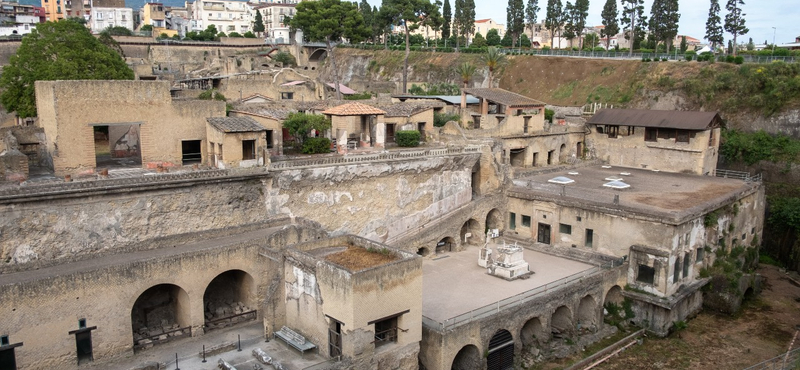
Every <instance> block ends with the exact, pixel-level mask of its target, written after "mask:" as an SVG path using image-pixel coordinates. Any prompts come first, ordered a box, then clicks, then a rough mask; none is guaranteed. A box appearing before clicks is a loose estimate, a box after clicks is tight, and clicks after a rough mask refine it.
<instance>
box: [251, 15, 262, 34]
mask: <svg viewBox="0 0 800 370" xmlns="http://www.w3.org/2000/svg"><path fill="white" fill-rule="evenodd" d="M253 32H256V33H261V32H264V17H263V16H262V15H261V11H260V10H256V19H255V21H253Z"/></svg>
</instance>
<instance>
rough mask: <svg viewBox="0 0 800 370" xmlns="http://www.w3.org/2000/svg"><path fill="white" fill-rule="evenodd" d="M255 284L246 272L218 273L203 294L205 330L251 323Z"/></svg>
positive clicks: (253, 310)
mask: <svg viewBox="0 0 800 370" xmlns="http://www.w3.org/2000/svg"><path fill="white" fill-rule="evenodd" d="M254 298H255V281H254V280H253V278H252V277H251V276H250V275H249V274H248V273H246V272H244V271H241V270H230V271H226V272H223V273H221V274H219V275H218V276H217V277H215V278H214V280H212V281H211V283H209V284H208V287H207V288H206V291H205V293H204V294H203V307H204V309H203V314H204V315H205V328H206V331H208V330H214V329H220V328H224V327H228V326H231V325H234V324H237V323H240V322H245V321H251V320H255V319H256V316H257V313H256V306H255V299H254Z"/></svg>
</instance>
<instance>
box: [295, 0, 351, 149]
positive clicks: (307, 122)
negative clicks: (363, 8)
mask: <svg viewBox="0 0 800 370" xmlns="http://www.w3.org/2000/svg"><path fill="white" fill-rule="evenodd" d="M322 1H326V0H322ZM301 4H302V3H301ZM298 5H299V4H298ZM353 7H355V6H353ZM283 127H284V128H286V130H287V131H289V135H292V137H293V138H294V140H295V142H297V144H299V146H302V145H303V143H304V142H305V141H306V139H308V135H309V133H311V130H316V131H318V132H324V131H325V130H330V128H331V121H330V120H329V119H327V118H325V116H323V115H321V114H306V113H303V112H297V113H291V114H289V117H288V118H286V120H285V121H283Z"/></svg>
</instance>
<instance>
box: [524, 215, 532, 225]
mask: <svg viewBox="0 0 800 370" xmlns="http://www.w3.org/2000/svg"><path fill="white" fill-rule="evenodd" d="M522 226H524V227H531V216H526V215H522Z"/></svg>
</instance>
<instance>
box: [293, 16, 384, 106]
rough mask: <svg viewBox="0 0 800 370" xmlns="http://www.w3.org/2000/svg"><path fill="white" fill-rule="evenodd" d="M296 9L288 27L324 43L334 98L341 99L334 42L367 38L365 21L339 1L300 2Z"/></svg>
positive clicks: (367, 31)
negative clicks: (334, 90)
mask: <svg viewBox="0 0 800 370" xmlns="http://www.w3.org/2000/svg"><path fill="white" fill-rule="evenodd" d="M295 9H296V13H295V16H294V17H293V18H292V20H291V21H290V25H291V26H292V27H294V28H295V29H300V30H303V34H304V35H305V36H306V37H308V39H309V40H311V41H324V42H325V46H326V49H327V52H328V57H329V58H330V59H331V67H332V68H331V70H332V71H333V85H334V87H335V89H336V99H341V98H342V92H341V91H339V90H340V89H339V85H340V84H339V73H338V72H337V70H336V57H335V55H334V48H333V43H334V42H337V41H340V40H342V38H346V39H348V40H349V41H350V42H352V43H355V42H359V41H361V40H362V39H364V38H365V37H367V36H368V35H369V29H368V28H367V27H366V26H365V25H364V18H363V17H361V14H360V13H359V12H358V8H356V6H355V5H353V3H350V2H346V1H344V2H343V1H340V0H319V1H301V2H300V3H299V4H297V7H296V8H295Z"/></svg>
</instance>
